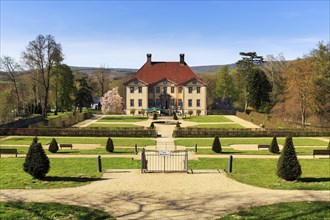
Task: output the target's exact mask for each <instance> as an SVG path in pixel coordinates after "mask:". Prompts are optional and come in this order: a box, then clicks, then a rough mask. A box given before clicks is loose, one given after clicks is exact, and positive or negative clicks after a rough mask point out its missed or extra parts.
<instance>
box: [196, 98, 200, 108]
mask: <svg viewBox="0 0 330 220" xmlns="http://www.w3.org/2000/svg"><path fill="white" fill-rule="evenodd" d="M196 107H201V100H200V99H197V100H196Z"/></svg>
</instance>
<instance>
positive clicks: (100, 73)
mask: <svg viewBox="0 0 330 220" xmlns="http://www.w3.org/2000/svg"><path fill="white" fill-rule="evenodd" d="M94 75H95V78H96V81H97V83H98V84H99V85H100V88H101V91H100V92H101V93H100V94H99V95H100V96H103V95H104V93H105V92H106V91H107V90H108V85H109V79H110V77H109V72H108V71H107V70H106V68H105V65H101V67H100V68H99V69H97V70H95V71H94Z"/></svg>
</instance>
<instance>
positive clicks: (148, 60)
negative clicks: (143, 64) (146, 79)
mask: <svg viewBox="0 0 330 220" xmlns="http://www.w3.org/2000/svg"><path fill="white" fill-rule="evenodd" d="M147 63H149V64H151V53H147Z"/></svg>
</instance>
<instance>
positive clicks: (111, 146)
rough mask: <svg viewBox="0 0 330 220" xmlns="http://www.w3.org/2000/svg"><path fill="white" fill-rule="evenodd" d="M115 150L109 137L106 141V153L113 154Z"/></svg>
mask: <svg viewBox="0 0 330 220" xmlns="http://www.w3.org/2000/svg"><path fill="white" fill-rule="evenodd" d="M114 149H115V147H114V146H113V141H112V139H111V138H110V137H109V138H108V141H107V146H106V150H107V151H108V152H113V150H114Z"/></svg>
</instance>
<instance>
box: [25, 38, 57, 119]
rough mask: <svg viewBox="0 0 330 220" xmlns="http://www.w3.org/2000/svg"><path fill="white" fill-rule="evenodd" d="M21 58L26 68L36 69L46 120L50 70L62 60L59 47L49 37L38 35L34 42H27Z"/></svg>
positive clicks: (43, 113) (53, 39)
mask: <svg viewBox="0 0 330 220" xmlns="http://www.w3.org/2000/svg"><path fill="white" fill-rule="evenodd" d="M22 57H23V60H24V61H25V63H26V64H27V65H28V66H30V67H32V68H33V69H36V70H37V71H38V72H39V74H40V78H39V79H38V82H39V83H40V84H41V85H42V86H43V89H44V97H43V99H44V100H43V106H42V115H43V117H44V118H46V117H47V106H48V99H49V88H50V78H51V77H52V75H53V73H52V71H51V70H52V68H53V67H54V66H56V65H58V64H59V63H60V62H61V61H62V60H63V55H62V48H61V45H60V44H59V43H56V41H55V38H54V37H53V36H51V35H47V36H43V35H39V36H37V38H36V39H35V40H34V41H31V42H29V44H28V46H27V47H26V50H25V51H24V52H23V55H22Z"/></svg>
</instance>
